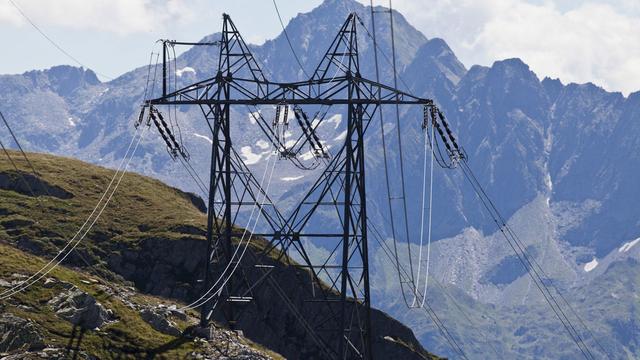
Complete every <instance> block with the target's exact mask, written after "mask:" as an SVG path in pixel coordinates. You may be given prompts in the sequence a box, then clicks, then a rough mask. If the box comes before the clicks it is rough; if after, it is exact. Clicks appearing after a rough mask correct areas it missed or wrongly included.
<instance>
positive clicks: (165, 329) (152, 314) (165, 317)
mask: <svg viewBox="0 0 640 360" xmlns="http://www.w3.org/2000/svg"><path fill="white" fill-rule="evenodd" d="M170 315H171V310H169V309H167V308H161V307H149V308H146V309H143V310H142V311H141V312H140V316H142V319H143V320H144V321H146V322H147V323H148V324H149V325H151V327H152V328H154V329H155V330H157V331H159V332H161V333H164V334H167V335H172V336H180V334H181V333H182V332H181V331H180V329H178V328H177V327H176V324H175V323H174V322H173V321H171V320H170V319H169V316H170Z"/></svg>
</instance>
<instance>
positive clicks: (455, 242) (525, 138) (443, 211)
mask: <svg viewBox="0 0 640 360" xmlns="http://www.w3.org/2000/svg"><path fill="white" fill-rule="evenodd" d="M378 10H380V9H378ZM351 11H356V12H357V13H358V14H359V15H360V17H361V18H362V20H363V23H364V24H365V25H366V26H369V25H370V13H369V9H368V8H367V7H365V6H363V5H361V4H360V3H358V2H355V1H353V0H343V1H339V0H326V1H325V2H324V3H322V4H321V5H319V6H318V7H317V8H315V9H313V10H312V11H311V12H309V13H305V14H298V16H296V17H295V18H293V19H292V20H291V21H290V22H289V24H288V25H287V32H288V35H289V36H290V38H291V42H292V44H293V47H294V49H295V51H296V53H297V54H298V55H299V57H300V59H301V62H302V65H303V67H304V68H305V70H306V71H307V72H311V71H312V70H313V68H314V67H315V66H316V63H317V62H318V61H319V59H320V57H321V56H322V54H323V53H324V51H325V50H326V48H327V46H328V44H329V42H330V41H331V40H332V39H333V37H334V35H335V33H336V32H337V30H338V28H339V26H340V25H341V24H342V22H343V21H344V19H345V18H346V15H347V14H348V13H349V12H351ZM231 15H232V16H233V14H231ZM376 19H377V22H376V27H377V36H378V38H379V45H380V47H381V52H382V53H384V54H386V55H387V57H388V55H389V54H391V49H390V41H389V34H390V31H389V30H390V29H389V22H388V17H387V16H385V15H384V14H379V15H378V16H377V17H376ZM394 20H395V23H394V26H395V28H394V30H395V36H396V52H397V61H398V69H399V71H400V76H401V78H402V79H403V81H402V82H401V83H400V85H399V86H400V87H401V88H403V89H405V88H406V87H408V89H407V90H410V91H411V92H413V93H415V94H417V95H420V96H423V97H430V98H433V99H435V101H436V102H437V103H438V105H439V106H440V107H441V108H442V109H443V111H444V113H445V115H446V116H447V117H448V119H449V121H450V122H451V124H452V125H453V127H454V132H455V133H456V134H457V135H458V137H459V141H460V143H461V144H462V145H463V146H464V148H465V150H466V152H467V154H468V156H469V165H470V167H471V168H472V169H473V171H474V172H475V173H476V175H477V176H478V178H479V179H480V181H481V182H482V183H483V184H484V186H485V188H486V190H487V193H488V194H489V195H490V196H491V197H492V199H493V200H494V201H495V203H496V205H497V207H498V208H499V209H500V210H501V211H502V214H503V215H504V216H505V218H507V219H510V223H511V224H512V226H513V227H514V228H515V229H516V231H517V232H518V234H519V236H520V237H521V238H522V240H523V241H524V242H525V243H526V244H527V246H528V251H529V252H530V253H531V254H532V255H533V256H535V258H536V260H537V261H538V262H539V263H540V264H541V265H542V266H543V267H544V268H545V271H546V272H547V274H548V275H549V276H550V277H551V278H552V281H553V283H554V284H556V285H557V286H558V287H560V288H562V289H563V291H564V292H565V294H566V297H567V298H568V299H569V300H570V301H571V302H572V304H575V307H576V309H577V310H578V312H580V313H581V314H582V317H583V318H584V320H585V321H586V322H587V323H588V324H589V325H590V326H591V328H592V330H593V332H594V333H595V335H596V336H597V337H598V338H600V339H601V341H602V342H604V344H603V345H605V348H606V349H608V350H609V351H610V352H611V354H612V357H613V358H627V357H628V358H633V357H638V356H640V339H639V338H638V335H637V334H638V333H640V331H638V330H639V328H640V320H639V317H638V310H639V309H638V305H639V302H638V300H637V298H638V292H637V291H638V290H637V287H638V284H639V283H638V279H640V266H639V264H638V260H639V259H640V246H638V245H637V244H638V243H640V241H639V240H638V239H640V220H639V218H640V217H639V216H638V215H639V214H640V201H638V199H640V186H638V185H637V183H636V181H637V179H636V176H637V174H640V121H638V120H639V118H640V92H635V93H632V94H630V95H629V96H627V97H625V96H623V95H622V94H620V93H612V92H607V91H605V90H603V89H602V88H600V87H598V86H596V85H594V84H591V83H588V84H563V83H562V82H561V81H560V80H557V79H549V78H545V79H543V80H540V79H539V78H538V76H537V75H536V74H535V73H533V72H532V71H531V70H530V69H529V67H528V66H527V65H526V64H525V63H524V62H522V61H521V60H520V59H506V60H501V61H496V62H495V63H494V64H493V65H492V66H491V67H484V66H472V67H471V68H470V69H467V68H465V66H464V65H463V64H462V63H461V62H460V61H459V60H458V59H457V58H456V56H455V54H454V53H453V52H452V50H451V49H450V48H449V46H448V45H447V44H446V42H445V41H444V40H442V39H437V38H433V39H429V38H427V37H426V36H424V35H423V34H421V33H420V32H419V31H418V30H416V29H415V28H414V27H413V26H411V25H410V24H409V23H408V22H407V21H406V20H405V19H404V17H403V16H402V14H399V13H394ZM240 31H242V29H240ZM218 36H219V35H217V34H213V35H210V36H207V37H206V38H205V39H217V37H218ZM358 36H359V38H358V39H359V46H360V48H359V49H360V58H361V64H362V65H361V72H362V75H363V76H365V77H368V78H372V79H373V78H374V63H373V52H372V50H373V46H372V41H371V39H370V37H369V36H368V35H367V34H366V32H364V31H360V32H359V34H358ZM251 50H252V51H253V52H254V55H255V56H256V58H258V59H259V61H260V64H261V65H262V66H263V67H264V69H265V72H266V74H267V76H268V77H269V78H270V79H272V80H275V81H285V80H286V81H294V80H300V79H303V78H305V74H304V72H303V71H302V70H300V68H299V66H298V65H297V63H296V61H295V59H294V57H293V56H292V55H291V51H290V49H289V45H288V43H287V41H286V38H285V37H284V35H283V34H281V35H279V36H278V37H276V38H275V39H273V40H269V41H267V42H265V43H264V44H263V45H260V46H252V48H251ZM380 58H381V59H380V66H381V79H383V81H384V82H386V83H389V82H390V79H391V78H392V68H391V66H390V64H389V63H388V62H387V61H386V60H385V56H382V55H381V57H380ZM216 62H217V49H216V48H208V47H194V48H192V49H189V50H188V51H186V52H185V53H183V54H182V55H180V56H179V57H178V59H177V65H176V68H175V69H172V70H171V72H172V73H174V72H175V73H176V74H177V75H176V77H175V84H171V88H175V86H176V85H177V86H178V87H179V86H181V85H188V84H189V83H192V82H194V81H196V80H198V79H204V78H206V77H208V76H211V75H212V74H213V71H214V69H215V68H216ZM148 70H149V69H148V68H147V67H146V66H141V67H140V68H137V69H134V70H132V71H131V72H128V73H126V74H124V75H122V76H120V77H119V78H117V79H115V80H113V81H110V82H106V83H101V82H100V81H98V79H97V78H96V76H95V74H94V73H93V72H92V71H91V70H88V69H79V68H74V67H70V66H58V67H54V68H51V69H48V70H42V71H30V72H27V73H24V74H21V75H2V76H0V108H1V109H2V111H3V112H4V113H5V116H7V117H8V118H9V119H10V121H11V122H12V123H13V124H14V127H15V130H16V132H17V133H18V136H19V137H20V139H21V140H22V141H23V146H24V147H25V148H27V149H30V150H33V151H43V152H50V153H54V154H63V155H68V156H73V157H77V158H80V159H83V160H87V161H90V162H93V163H96V164H101V165H106V166H114V165H115V164H117V162H118V161H119V160H120V159H121V158H122V156H123V155H124V153H125V151H126V146H127V144H128V143H129V141H130V139H131V136H132V134H133V131H134V129H133V126H132V124H133V122H134V120H135V119H136V117H137V112H138V111H139V106H140V103H141V101H142V98H143V96H144V92H145V83H146V78H147V73H148ZM149 91H150V92H151V89H149ZM158 91H159V88H158V87H157V86H156V87H155V89H153V92H151V93H152V94H153V95H158ZM235 110H236V111H234V112H233V114H232V116H233V119H238V120H237V121H234V123H233V129H232V131H233V132H234V137H235V138H237V139H238V140H237V142H236V144H235V146H236V148H237V149H238V151H239V152H240V153H241V154H242V155H243V157H244V158H245V160H246V161H247V163H248V164H249V166H250V167H251V169H252V170H254V171H255V172H256V173H257V174H259V173H262V171H264V169H265V163H266V162H265V159H266V155H267V153H268V150H267V149H265V148H264V147H263V143H262V142H261V141H260V140H262V137H261V136H260V132H259V130H258V129H257V128H256V127H255V125H253V124H252V123H251V121H250V120H248V118H249V117H248V115H247V112H246V111H245V110H244V109H235ZM175 115H177V119H178V123H179V126H180V128H179V129H177V125H174V126H175V127H176V129H175V130H176V132H177V133H181V134H182V137H183V139H184V142H185V144H186V146H187V148H188V149H189V151H190V153H191V155H192V160H191V163H192V164H193V166H194V167H195V168H196V169H198V171H200V172H201V173H202V174H206V173H207V171H208V163H209V157H208V156H209V155H208V154H209V150H208V148H209V146H210V142H209V139H208V137H209V130H208V128H207V126H206V124H205V123H204V121H203V120H202V115H201V114H200V113H199V112H198V111H196V110H193V109H187V108H182V107H179V108H177V109H176V112H175V113H174V114H173V115H172V116H175ZM341 115H342V110H340V109H336V110H335V112H334V113H330V114H329V116H328V119H330V120H331V121H325V122H324V123H323V125H321V126H320V137H321V138H322V139H323V140H325V141H326V144H327V145H328V146H329V147H337V146H339V145H340V143H341V141H343V139H341V138H340V136H339V135H340V134H341V132H342V131H343V130H344V124H342V122H341ZM384 115H385V118H384V119H385V131H395V130H394V129H395V118H394V113H393V112H392V111H391V109H390V111H388V112H385V113H384ZM417 117H418V114H417V113H413V112H411V111H405V110H402V113H401V121H402V124H403V127H402V138H403V139H406V140H405V141H404V143H403V150H404V155H405V158H404V161H405V164H409V165H407V166H406V169H407V174H406V175H407V176H406V180H407V191H408V194H410V198H411V200H412V201H410V202H409V210H410V211H409V213H410V216H409V219H408V221H409V224H410V225H411V229H412V234H411V238H412V240H411V242H412V243H413V244H414V247H415V248H416V252H417V243H418V241H417V236H418V231H417V229H418V225H419V215H420V202H419V201H417V199H419V197H420V194H421V189H422V160H423V158H422V156H423V155H422V147H423V141H424V139H423V137H424V135H423V133H422V129H421V127H420V125H421V119H420V118H417ZM0 136H1V138H2V140H3V142H5V143H8V142H9V138H8V134H6V133H4V132H0ZM5 140H6V141H5ZM388 145H389V156H390V159H391V164H390V167H391V170H392V171H393V170H394V169H397V167H398V151H397V150H398V148H397V144H396V143H394V142H393V141H391V143H390V144H388ZM366 148H367V158H368V166H369V168H370V169H368V173H367V175H368V183H367V188H368V193H369V196H370V199H369V200H370V202H369V214H370V218H371V219H372V221H374V222H376V223H378V224H380V227H381V228H382V229H383V231H385V232H386V234H387V235H388V234H389V224H388V223H389V222H388V215H387V214H386V187H385V183H384V181H383V180H382V179H384V174H383V167H382V160H381V159H382V153H381V140H380V126H379V125H378V124H375V125H372V128H371V129H370V130H369V133H368V135H367V140H366ZM132 167H133V169H134V170H135V171H137V172H140V173H144V174H147V175H150V176H154V177H157V178H159V179H162V180H164V181H166V182H168V183H170V184H172V185H175V186H178V187H180V188H182V189H185V190H189V191H193V192H196V193H197V192H198V188H197V187H196V186H195V184H194V183H193V182H192V181H191V179H190V178H189V177H188V176H187V174H186V173H185V171H184V170H183V169H182V168H181V167H180V164H179V163H174V162H172V161H171V160H170V158H169V157H168V155H167V154H166V152H165V150H164V147H163V143H162V141H161V139H159V137H158V135H157V134H155V133H154V134H148V135H147V137H146V139H145V140H144V141H143V142H142V144H141V151H140V152H139V153H138V156H137V157H136V158H135V159H134V160H133V161H132ZM278 169H279V170H278V174H277V178H274V183H273V184H272V185H271V189H272V190H273V191H272V192H273V195H274V197H275V198H277V199H279V200H278V201H279V203H280V204H282V206H283V208H285V209H286V208H290V207H291V206H292V205H293V204H294V203H295V201H296V200H297V199H298V197H299V196H300V192H301V191H302V190H303V189H305V188H308V186H309V182H311V181H313V180H314V179H315V177H316V176H317V175H318V171H319V170H315V171H308V172H305V171H300V170H297V169H292V168H290V167H282V168H280V167H279V168H278ZM398 186H399V179H397V178H396V179H394V183H393V191H394V192H397V191H398V189H399V187H398ZM433 203H434V209H433V210H434V215H433V216H434V217H433V220H434V224H433V226H434V236H435V237H434V239H436V240H437V241H436V242H435V244H434V246H433V249H432V259H434V260H433V262H432V264H431V265H432V266H433V269H432V270H431V273H432V274H433V276H434V277H435V278H437V280H439V281H440V282H441V283H442V286H443V287H444V288H446V289H448V290H447V292H446V294H445V293H443V292H442V291H441V290H440V289H439V288H438V287H434V288H433V291H430V292H429V294H430V295H429V299H430V300H431V301H432V302H433V304H434V308H435V309H437V311H438V312H439V314H441V316H442V318H443V321H444V323H445V324H448V325H449V326H450V327H451V330H452V332H453V333H454V334H456V337H457V338H459V340H460V342H461V344H462V347H463V348H466V349H467V350H468V352H469V353H470V354H473V355H471V356H470V357H471V358H487V359H492V358H495V355H496V354H495V352H494V350H497V351H498V352H499V353H500V354H501V356H502V357H505V358H515V357H517V358H532V359H533V358H535V359H540V358H549V359H558V358H567V359H570V358H571V359H573V358H580V354H579V352H578V350H577V348H576V347H575V345H573V346H572V343H570V340H569V339H568V337H566V336H562V334H559V333H558V332H559V330H558V329H560V324H559V322H558V321H557V319H555V318H554V317H553V315H552V313H551V312H550V311H548V308H546V305H545V304H544V301H543V298H542V297H541V296H540V295H539V294H538V293H537V290H536V289H535V287H534V286H532V284H531V282H530V281H529V278H528V276H527V274H526V272H525V271H524V269H522V267H521V266H520V264H519V263H518V262H517V259H516V258H515V257H514V256H513V254H512V253H511V252H510V249H509V248H508V246H507V245H506V244H505V243H504V240H503V239H502V238H501V237H500V235H499V234H498V233H495V231H496V228H495V225H494V224H493V222H492V220H491V219H490V218H489V217H488V215H487V214H486V213H485V212H484V211H483V209H482V207H481V204H480V203H479V202H478V200H477V199H476V197H475V194H474V193H473V191H472V189H471V188H470V186H469V185H468V184H467V183H466V182H465V180H464V178H463V176H462V174H461V173H460V172H459V171H457V170H443V169H437V171H436V174H435V180H434V199H433ZM401 240H403V241H406V239H401ZM315 245H316V246H318V247H321V244H315ZM372 248H373V250H372V251H373V252H375V254H374V255H373V256H374V261H375V265H376V266H375V267H373V268H372V272H373V277H374V280H375V281H374V283H373V287H374V298H375V303H376V306H378V307H382V308H384V309H387V310H389V311H391V312H392V313H393V314H394V315H395V316H396V317H399V318H401V319H402V318H403V319H404V321H405V322H406V323H407V324H408V325H411V326H412V328H413V329H414V331H415V332H416V334H417V336H420V337H421V340H422V341H423V343H424V345H425V347H426V348H429V349H430V350H432V351H434V352H436V353H440V354H447V353H449V354H451V352H450V349H449V348H448V347H447V346H446V343H444V341H443V340H442V339H441V338H440V337H439V336H438V333H437V331H436V329H435V327H434V326H433V325H432V324H430V323H428V322H425V321H426V319H423V318H420V317H417V316H415V314H416V310H412V311H407V310H406V308H404V303H402V301H401V300H400V299H399V297H398V284H397V283H396V281H395V279H396V278H395V277H394V275H393V271H394V270H393V269H392V267H391V266H390V265H389V264H388V263H387V262H385V261H384V260H383V259H384V255H383V253H382V252H381V250H380V249H379V247H378V246H375V245H373V244H372ZM447 294H450V295H452V296H453V295H455V297H454V298H455V299H456V304H454V303H453V302H452V300H451V299H452V297H450V296H447ZM401 303H402V304H401ZM459 308H462V309H466V310H467V311H466V313H467V315H469V316H470V317H471V320H473V321H472V323H475V324H476V325H475V326H469V324H468V322H469V319H467V318H465V317H464V316H461V315H460V314H461V313H460V311H459ZM588 338H590V337H588ZM591 345H592V346H593V347H594V348H595V350H594V352H596V353H598V354H600V353H599V350H598V349H597V347H595V344H591ZM600 355H602V354H600Z"/></svg>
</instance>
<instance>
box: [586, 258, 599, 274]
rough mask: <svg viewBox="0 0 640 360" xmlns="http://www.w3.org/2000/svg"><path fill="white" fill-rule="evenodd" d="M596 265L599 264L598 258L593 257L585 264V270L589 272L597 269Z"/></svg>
mask: <svg viewBox="0 0 640 360" xmlns="http://www.w3.org/2000/svg"><path fill="white" fill-rule="evenodd" d="M596 266H598V259H596V258H593V260H591V261H589V262H588V263H586V264H584V271H586V272H589V271H591V270H593V269H595V268H596Z"/></svg>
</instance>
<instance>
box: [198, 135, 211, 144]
mask: <svg viewBox="0 0 640 360" xmlns="http://www.w3.org/2000/svg"><path fill="white" fill-rule="evenodd" d="M193 136H195V137H199V138H201V139H205V140H207V141H208V142H209V144H213V140H211V138H210V137H208V136H204V135H200V134H198V133H193Z"/></svg>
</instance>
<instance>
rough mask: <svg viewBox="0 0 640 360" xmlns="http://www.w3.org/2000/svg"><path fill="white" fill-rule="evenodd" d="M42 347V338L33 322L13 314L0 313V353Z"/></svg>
mask: <svg viewBox="0 0 640 360" xmlns="http://www.w3.org/2000/svg"><path fill="white" fill-rule="evenodd" d="M42 348H44V339H43V337H42V335H41V334H40V331H39V330H38V327H37V325H36V324H35V323H33V322H32V321H30V320H26V319H23V318H20V317H17V316H15V315H13V314H9V313H3V314H0V353H3V352H11V351H14V350H35V349H42Z"/></svg>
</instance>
